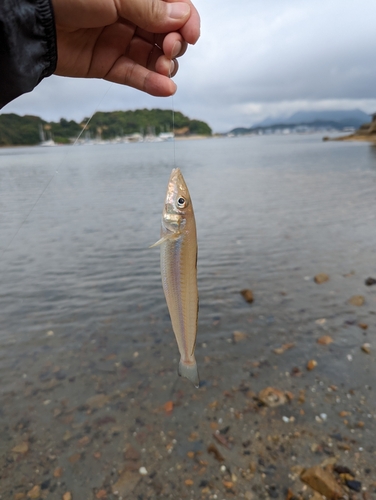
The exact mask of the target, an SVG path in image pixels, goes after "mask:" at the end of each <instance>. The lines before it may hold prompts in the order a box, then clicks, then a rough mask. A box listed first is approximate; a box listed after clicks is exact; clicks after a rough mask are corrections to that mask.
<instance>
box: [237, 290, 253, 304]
mask: <svg viewBox="0 0 376 500" xmlns="http://www.w3.org/2000/svg"><path fill="white" fill-rule="evenodd" d="M240 293H241V294H242V296H243V298H244V300H245V301H246V302H248V303H249V304H252V302H253V301H254V300H255V299H254V297H253V292H252V290H249V289H248V288H245V289H244V290H241V291H240Z"/></svg>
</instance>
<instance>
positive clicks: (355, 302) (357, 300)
mask: <svg viewBox="0 0 376 500" xmlns="http://www.w3.org/2000/svg"><path fill="white" fill-rule="evenodd" d="M364 302H365V300H364V297H363V295H353V296H352V297H351V299H349V304H351V305H352V306H357V307H360V306H362V305H364Z"/></svg>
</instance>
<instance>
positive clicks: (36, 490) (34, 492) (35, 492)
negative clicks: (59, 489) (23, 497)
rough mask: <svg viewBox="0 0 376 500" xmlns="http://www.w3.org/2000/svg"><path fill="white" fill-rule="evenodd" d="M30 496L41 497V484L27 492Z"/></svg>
mask: <svg viewBox="0 0 376 500" xmlns="http://www.w3.org/2000/svg"><path fill="white" fill-rule="evenodd" d="M27 497H28V498H32V499H33V498H39V497H40V486H39V485H38V484H36V485H35V486H34V487H33V488H32V489H31V490H30V491H28V492H27Z"/></svg>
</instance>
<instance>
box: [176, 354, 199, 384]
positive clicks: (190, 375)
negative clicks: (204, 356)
mask: <svg viewBox="0 0 376 500" xmlns="http://www.w3.org/2000/svg"><path fill="white" fill-rule="evenodd" d="M178 373H179V375H180V376H181V377H185V378H187V379H188V380H190V381H191V382H192V384H193V385H194V386H195V387H196V388H197V389H198V388H199V386H200V379H199V377H198V370H197V363H196V360H195V359H193V363H189V364H187V363H184V362H183V361H182V360H180V362H179V370H178Z"/></svg>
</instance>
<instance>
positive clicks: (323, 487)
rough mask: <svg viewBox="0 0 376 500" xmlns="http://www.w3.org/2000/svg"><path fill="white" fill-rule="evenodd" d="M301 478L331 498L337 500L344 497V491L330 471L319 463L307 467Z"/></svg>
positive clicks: (330, 499)
mask: <svg viewBox="0 0 376 500" xmlns="http://www.w3.org/2000/svg"><path fill="white" fill-rule="evenodd" d="M300 479H301V480H302V481H303V482H304V483H306V484H308V486H310V487H311V488H312V489H313V490H315V491H317V492H318V493H320V494H321V495H324V496H325V497H326V498H328V499H329V500H337V499H340V498H342V497H343V494H344V492H343V489H342V488H341V486H340V485H339V484H338V483H337V481H336V480H335V479H334V477H333V476H332V475H331V474H330V473H329V472H327V471H326V470H324V469H323V468H322V467H320V466H319V465H315V466H314V467H310V468H309V469H306V470H305V471H304V472H303V473H302V474H301V476H300Z"/></svg>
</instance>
